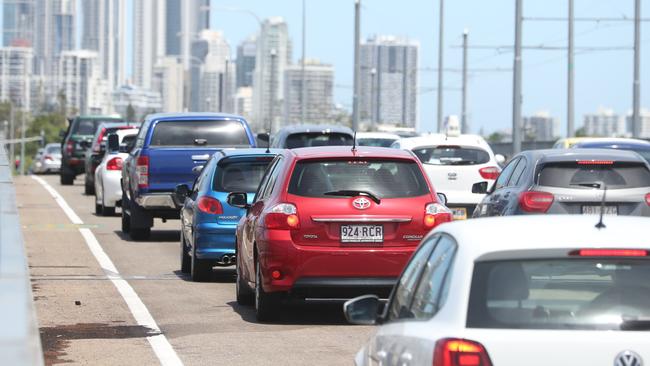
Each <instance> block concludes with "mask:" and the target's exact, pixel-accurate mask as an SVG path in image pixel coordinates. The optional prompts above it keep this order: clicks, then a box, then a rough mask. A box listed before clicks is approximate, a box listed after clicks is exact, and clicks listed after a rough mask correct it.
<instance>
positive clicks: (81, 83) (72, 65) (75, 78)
mask: <svg viewBox="0 0 650 366" xmlns="http://www.w3.org/2000/svg"><path fill="white" fill-rule="evenodd" d="M56 86H57V92H58V93H61V94H62V95H63V96H65V100H66V104H67V105H66V108H67V110H68V112H69V113H79V114H105V113H109V112H110V110H111V108H110V97H109V93H110V92H109V90H108V83H107V81H106V79H104V78H102V73H101V67H100V62H99V54H98V53H97V52H95V51H88V50H76V51H63V52H61V55H60V56H59V62H58V66H57V76H56Z"/></svg>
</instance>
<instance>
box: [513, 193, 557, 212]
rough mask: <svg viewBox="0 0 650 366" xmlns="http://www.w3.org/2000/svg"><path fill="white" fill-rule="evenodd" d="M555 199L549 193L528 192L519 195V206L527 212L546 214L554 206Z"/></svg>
mask: <svg viewBox="0 0 650 366" xmlns="http://www.w3.org/2000/svg"><path fill="white" fill-rule="evenodd" d="M554 200H555V197H553V195H552V194H550V193H547V192H538V191H527V192H523V193H521V194H520V195H519V206H520V207H521V209H522V210H524V211H526V212H539V213H544V212H546V211H548V209H549V208H550V207H551V205H552V204H553V201H554Z"/></svg>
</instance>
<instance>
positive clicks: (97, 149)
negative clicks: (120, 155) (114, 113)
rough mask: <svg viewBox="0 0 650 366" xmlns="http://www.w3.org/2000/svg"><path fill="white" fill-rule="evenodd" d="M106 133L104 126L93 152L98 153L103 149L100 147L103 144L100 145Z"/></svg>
mask: <svg viewBox="0 0 650 366" xmlns="http://www.w3.org/2000/svg"><path fill="white" fill-rule="evenodd" d="M105 133H106V127H104V128H102V130H101V132H100V133H99V135H98V136H97V141H96V142H95V146H93V152H96V153H98V152H100V151H101V150H100V149H101V146H100V145H101V143H102V139H103V138H104V134H105Z"/></svg>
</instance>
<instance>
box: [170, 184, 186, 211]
mask: <svg viewBox="0 0 650 366" xmlns="http://www.w3.org/2000/svg"><path fill="white" fill-rule="evenodd" d="M189 195H190V187H188V186H187V184H179V185H177V186H176V188H175V189H174V196H176V200H177V201H178V204H179V206H182V205H183V203H184V202H185V199H186V198H187V196H189Z"/></svg>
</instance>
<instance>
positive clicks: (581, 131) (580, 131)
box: [575, 126, 587, 137]
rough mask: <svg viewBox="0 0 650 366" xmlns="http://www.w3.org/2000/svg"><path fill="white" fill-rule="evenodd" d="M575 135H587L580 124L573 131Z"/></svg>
mask: <svg viewBox="0 0 650 366" xmlns="http://www.w3.org/2000/svg"><path fill="white" fill-rule="evenodd" d="M575 135H576V137H587V132H586V131H585V127H584V126H582V127H580V128H578V129H577V130H576V132H575Z"/></svg>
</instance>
